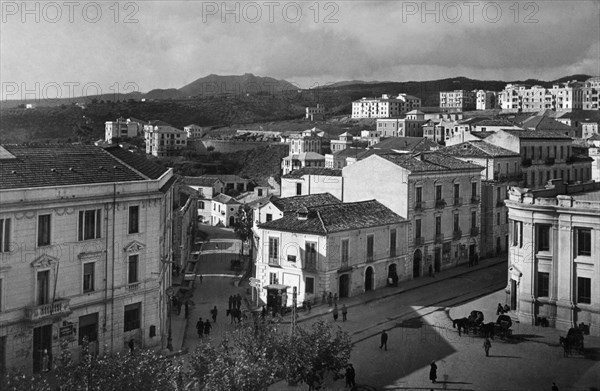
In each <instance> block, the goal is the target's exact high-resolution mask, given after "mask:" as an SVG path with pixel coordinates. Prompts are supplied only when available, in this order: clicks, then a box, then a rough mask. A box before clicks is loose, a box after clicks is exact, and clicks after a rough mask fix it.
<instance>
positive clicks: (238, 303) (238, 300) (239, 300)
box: [235, 293, 242, 310]
mask: <svg viewBox="0 0 600 391" xmlns="http://www.w3.org/2000/svg"><path fill="white" fill-rule="evenodd" d="M235 303H236V308H237V309H238V310H239V309H241V308H242V296H241V295H240V294H239V293H238V294H237V296H236V298H235Z"/></svg>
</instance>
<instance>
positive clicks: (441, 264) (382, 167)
mask: <svg viewBox="0 0 600 391" xmlns="http://www.w3.org/2000/svg"><path fill="white" fill-rule="evenodd" d="M481 170H483V167H481V166H478V165H476V164H473V163H468V162H464V161H462V160H459V159H456V158H454V157H451V156H449V155H447V154H444V153H441V152H437V151H436V152H422V153H418V154H406V153H405V154H386V155H373V156H370V157H368V158H366V159H364V160H361V161H358V162H356V163H354V164H351V165H349V166H347V167H345V168H344V169H343V170H342V176H343V178H344V200H343V201H344V202H354V201H362V200H367V199H376V200H377V201H379V202H381V203H382V204H384V205H385V206H387V207H388V208H390V209H391V210H392V211H393V212H394V213H397V214H398V215H400V216H401V217H403V218H406V219H407V220H409V221H410V226H409V231H408V249H409V253H408V254H409V257H410V258H411V260H412V275H413V277H419V276H421V275H423V273H424V272H426V271H427V270H428V269H429V267H430V266H431V268H432V270H434V271H439V270H443V269H448V268H451V267H454V266H456V265H459V264H464V263H466V262H467V260H468V259H469V258H471V259H474V257H475V254H476V253H478V251H479V245H480V239H479V238H480V230H481V227H480V221H481ZM409 262H410V261H409Z"/></svg>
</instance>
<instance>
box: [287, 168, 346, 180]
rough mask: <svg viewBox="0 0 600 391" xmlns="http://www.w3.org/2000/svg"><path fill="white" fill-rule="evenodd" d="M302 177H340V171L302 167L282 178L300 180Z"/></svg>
mask: <svg viewBox="0 0 600 391" xmlns="http://www.w3.org/2000/svg"><path fill="white" fill-rule="evenodd" d="M304 175H324V176H342V170H340V169H337V168H323V167H304V168H301V169H299V170H294V171H292V172H290V173H289V174H287V175H284V176H283V177H284V178H302V177H303V176H304Z"/></svg>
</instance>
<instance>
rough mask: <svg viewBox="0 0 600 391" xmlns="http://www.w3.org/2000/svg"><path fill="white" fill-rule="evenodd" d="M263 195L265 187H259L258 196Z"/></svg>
mask: <svg viewBox="0 0 600 391" xmlns="http://www.w3.org/2000/svg"><path fill="white" fill-rule="evenodd" d="M262 195H263V189H258V196H259V197H262Z"/></svg>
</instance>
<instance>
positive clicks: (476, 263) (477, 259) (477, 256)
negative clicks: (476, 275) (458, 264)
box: [475, 253, 479, 265]
mask: <svg viewBox="0 0 600 391" xmlns="http://www.w3.org/2000/svg"><path fill="white" fill-rule="evenodd" d="M475 265H479V253H475Z"/></svg>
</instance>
